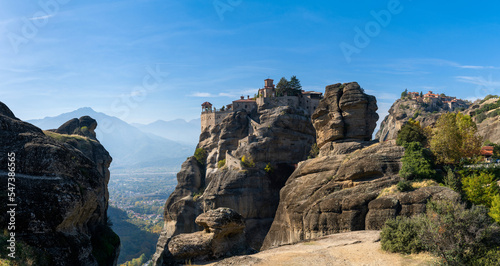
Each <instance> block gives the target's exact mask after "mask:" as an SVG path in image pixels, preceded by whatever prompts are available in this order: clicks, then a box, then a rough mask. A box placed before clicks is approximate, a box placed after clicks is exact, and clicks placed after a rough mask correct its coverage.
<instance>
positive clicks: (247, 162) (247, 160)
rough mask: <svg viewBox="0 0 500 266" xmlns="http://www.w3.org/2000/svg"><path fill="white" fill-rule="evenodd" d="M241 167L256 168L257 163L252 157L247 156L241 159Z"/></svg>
mask: <svg viewBox="0 0 500 266" xmlns="http://www.w3.org/2000/svg"><path fill="white" fill-rule="evenodd" d="M241 166H242V167H244V168H253V167H255V163H254V161H253V159H252V157H250V156H245V155H243V157H241Z"/></svg>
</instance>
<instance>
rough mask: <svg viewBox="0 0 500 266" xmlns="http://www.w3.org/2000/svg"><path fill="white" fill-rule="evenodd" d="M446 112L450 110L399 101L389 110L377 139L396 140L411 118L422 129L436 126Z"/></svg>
mask: <svg viewBox="0 0 500 266" xmlns="http://www.w3.org/2000/svg"><path fill="white" fill-rule="evenodd" d="M445 112H448V110H447V109H445V108H441V107H438V106H434V107H429V106H426V105H425V104H424V103H419V102H416V101H414V100H407V99H406V100H402V99H398V100H396V102H394V104H393V105H392V106H391V108H390V109H389V115H388V116H386V117H385V118H384V120H383V121H382V123H381V124H380V129H379V131H378V132H377V134H376V135H375V139H378V140H379V141H386V140H391V139H396V137H397V136H398V131H399V130H400V129H401V127H402V126H403V125H404V124H405V123H406V122H408V120H410V118H413V119H414V120H416V121H419V122H420V125H421V126H422V127H427V126H434V124H436V121H437V120H438V118H439V117H440V116H441V114H443V113H445Z"/></svg>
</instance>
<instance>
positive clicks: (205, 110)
mask: <svg viewBox="0 0 500 266" xmlns="http://www.w3.org/2000/svg"><path fill="white" fill-rule="evenodd" d="M273 81H274V80H272V79H266V80H264V88H262V89H259V91H258V94H257V95H258V96H257V98H250V96H247V98H246V99H245V97H244V96H241V98H240V99H239V100H235V101H233V103H232V104H228V105H226V106H225V107H223V108H221V109H219V110H217V109H216V108H213V107H212V104H211V103H209V102H204V103H203V104H202V105H201V109H202V112H201V131H203V130H205V128H207V127H209V126H214V125H216V124H219V123H221V122H222V120H224V118H226V117H227V116H228V115H230V114H232V113H233V112H235V111H240V110H245V111H247V112H249V113H250V112H252V111H258V110H265V109H269V108H274V107H278V106H292V107H299V108H302V109H304V111H305V113H306V114H308V115H312V113H313V112H314V110H316V108H317V107H318V105H319V101H320V100H321V99H322V98H323V93H321V92H315V91H307V92H305V91H302V93H300V94H299V95H297V96H288V95H284V96H279V97H278V96H276V88H275V85H274V84H273Z"/></svg>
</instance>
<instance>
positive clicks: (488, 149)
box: [481, 146, 493, 156]
mask: <svg viewBox="0 0 500 266" xmlns="http://www.w3.org/2000/svg"><path fill="white" fill-rule="evenodd" d="M481 155H483V156H492V155H493V147H492V146H484V147H482V148H481Z"/></svg>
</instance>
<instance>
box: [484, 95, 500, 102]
mask: <svg viewBox="0 0 500 266" xmlns="http://www.w3.org/2000/svg"><path fill="white" fill-rule="evenodd" d="M491 98H499V97H498V95H491V94H488V95H486V97H484V99H482V100H481V102H479V103H480V104H481V103H484V102H486V101H487V100H489V99H491Z"/></svg>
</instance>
